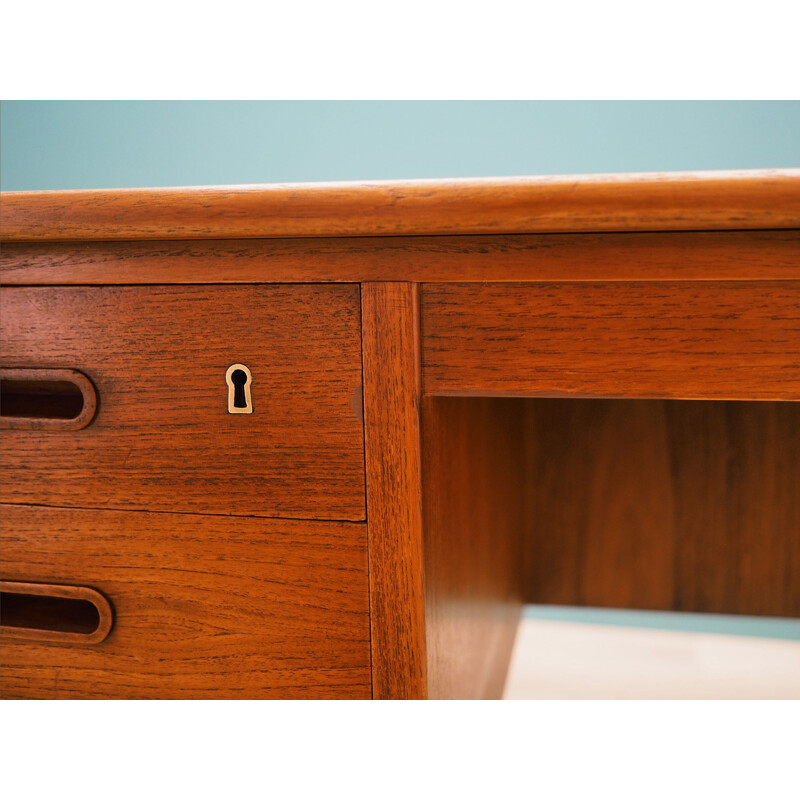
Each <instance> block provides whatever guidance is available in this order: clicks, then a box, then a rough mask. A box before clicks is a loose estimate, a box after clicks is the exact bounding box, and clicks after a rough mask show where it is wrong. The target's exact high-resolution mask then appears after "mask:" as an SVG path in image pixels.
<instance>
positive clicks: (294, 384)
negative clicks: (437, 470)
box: [0, 285, 365, 520]
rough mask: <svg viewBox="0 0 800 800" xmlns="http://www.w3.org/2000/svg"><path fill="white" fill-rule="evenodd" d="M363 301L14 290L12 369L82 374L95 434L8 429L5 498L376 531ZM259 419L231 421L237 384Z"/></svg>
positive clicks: (195, 289)
mask: <svg viewBox="0 0 800 800" xmlns="http://www.w3.org/2000/svg"><path fill="white" fill-rule="evenodd" d="M359 303H360V301H359V289H358V287H357V286H354V285H338V286H325V287H318V286H244V287H237V286H228V287H209V286H180V287H169V286H166V287H165V286H147V287H119V286H114V287H111V286H110V287H77V286H75V287H4V288H3V290H2V292H0V311H1V312H2V313H1V315H0V316H1V319H0V331H1V335H2V342H3V361H4V364H6V365H9V366H15V367H28V368H31V367H61V368H70V369H78V370H81V371H82V372H83V373H85V374H86V375H87V376H88V377H89V378H90V379H91V380H92V382H93V383H94V386H95V387H96V389H97V395H98V398H99V408H98V411H97V414H96V416H95V418H94V420H93V421H92V422H91V424H90V425H88V426H87V427H86V428H84V429H83V430H80V431H56V430H48V431H33V430H25V431H23V430H14V431H8V432H7V433H6V434H5V436H3V441H2V448H1V449H0V452H2V458H3V463H4V465H5V480H4V481H3V497H4V499H5V500H6V502H17V503H34V504H44V505H55V506H73V507H85V508H88V507H98V508H120V509H122V508H127V509H138V510H151V511H182V512H202V513H218V514H240V515H241V514H244V515H252V514H258V515H263V516H278V517H299V518H322V519H345V520H347V519H350V520H363V519H364V514H365V508H364V455H363V453H364V444H363V429H362V422H361V409H360V392H361V346H360V345H361V342H360V339H361V334H360V308H359ZM234 363H244V364H246V365H247V366H248V367H249V368H250V371H251V372H252V375H253V383H252V387H251V392H252V396H253V404H254V409H255V412H254V413H253V414H251V415H247V416H243V415H232V414H229V413H228V385H227V383H226V380H225V373H226V370H227V369H228V367H229V366H230V365H231V364H234Z"/></svg>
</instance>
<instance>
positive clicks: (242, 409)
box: [225, 364, 253, 414]
mask: <svg viewBox="0 0 800 800" xmlns="http://www.w3.org/2000/svg"><path fill="white" fill-rule="evenodd" d="M225 382H226V383H227V384H228V413H229V414H252V413H253V397H252V394H251V392H250V385H251V384H252V382H253V375H252V374H251V372H250V370H249V369H248V368H247V367H246V366H245V365H244V364H231V365H230V366H229V367H228V370H227V372H226V373H225Z"/></svg>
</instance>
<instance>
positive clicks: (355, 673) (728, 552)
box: [0, 170, 800, 698]
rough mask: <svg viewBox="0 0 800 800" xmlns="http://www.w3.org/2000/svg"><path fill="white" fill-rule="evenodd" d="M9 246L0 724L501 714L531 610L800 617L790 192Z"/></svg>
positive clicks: (77, 225)
mask: <svg viewBox="0 0 800 800" xmlns="http://www.w3.org/2000/svg"><path fill="white" fill-rule="evenodd" d="M0 213H1V214H2V239H3V247H2V281H3V284H4V286H3V288H2V290H0V304H1V306H2V367H3V374H2V378H3V390H4V392H3V394H4V396H3V411H2V422H3V427H4V428H6V429H7V430H5V431H4V435H3V437H2V460H3V466H4V475H3V496H2V501H3V503H4V505H3V506H2V517H3V519H2V529H3V542H2V576H3V581H4V582H3V586H2V589H3V607H2V611H3V646H2V693H3V696H4V697H36V698H78V697H125V698H149V697H152V698H189V697H218V698H223V697H229V698H296V697H329V698H337V697H340V698H370V697H374V698H450V697H455V698H473V697H474V698H481V697H498V696H500V694H501V692H502V687H503V682H504V679H505V673H506V668H507V664H508V660H509V654H510V651H511V647H512V644H513V640H514V634H515V630H516V626H517V621H518V617H519V611H520V608H521V604H522V603H523V602H525V601H534V602H537V603H559V604H576V605H581V604H585V605H593V606H617V607H628V608H643V609H679V610H682V611H704V612H723V613H745V614H765V615H779V616H797V615H800V403H798V402H797V401H800V170H768V171H759V172H738V173H687V174H679V173H675V174H654V175H624V176H585V177H554V178H519V179H500V180H467V181H463V180H458V181H419V182H388V183H361V184H320V185H277V186H244V187H212V188H205V187H204V188H191V189H152V190H151V189H147V190H145V189H131V190H121V191H76V192H36V193H6V194H4V195H2V198H1V200H0Z"/></svg>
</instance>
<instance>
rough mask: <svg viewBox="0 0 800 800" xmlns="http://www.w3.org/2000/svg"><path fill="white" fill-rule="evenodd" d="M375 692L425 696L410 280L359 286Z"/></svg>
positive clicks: (414, 315) (414, 311) (415, 341)
mask: <svg viewBox="0 0 800 800" xmlns="http://www.w3.org/2000/svg"><path fill="white" fill-rule="evenodd" d="M361 300H362V321H363V322H362V324H363V343H362V348H363V359H364V434H365V445H366V464H367V520H368V530H369V581H370V598H371V627H372V684H373V695H374V697H375V698H376V699H425V698H427V694H428V685H427V675H426V653H425V585H424V584H425V576H424V556H423V541H422V536H423V533H422V500H421V494H422V477H421V470H422V462H421V449H420V448H421V444H420V422H419V330H418V325H419V316H418V307H417V287H416V286H415V285H414V284H408V283H377V284H370V283H367V284H364V285H363V286H362V289H361Z"/></svg>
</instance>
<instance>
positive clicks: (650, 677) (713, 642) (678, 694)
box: [505, 619, 800, 700]
mask: <svg viewBox="0 0 800 800" xmlns="http://www.w3.org/2000/svg"><path fill="white" fill-rule="evenodd" d="M505 697H506V699H509V700H522V699H531V700H534V699H586V700H588V699H604V700H615V699H619V700H622V699H800V642H796V641H786V640H779V639H760V638H753V637H744V636H722V635H718V634H706V633H686V632H682V631H680V632H679V631H662V630H648V629H642V628H620V627H614V626H606V625H585V624H582V623H575V622H552V621H549V620H548V621H545V620H534V619H523V620H522V622H521V623H520V628H519V632H518V634H517V641H516V644H515V646H514V654H513V657H512V662H511V670H510V673H509V676H508V681H507V683H506V692H505Z"/></svg>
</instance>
